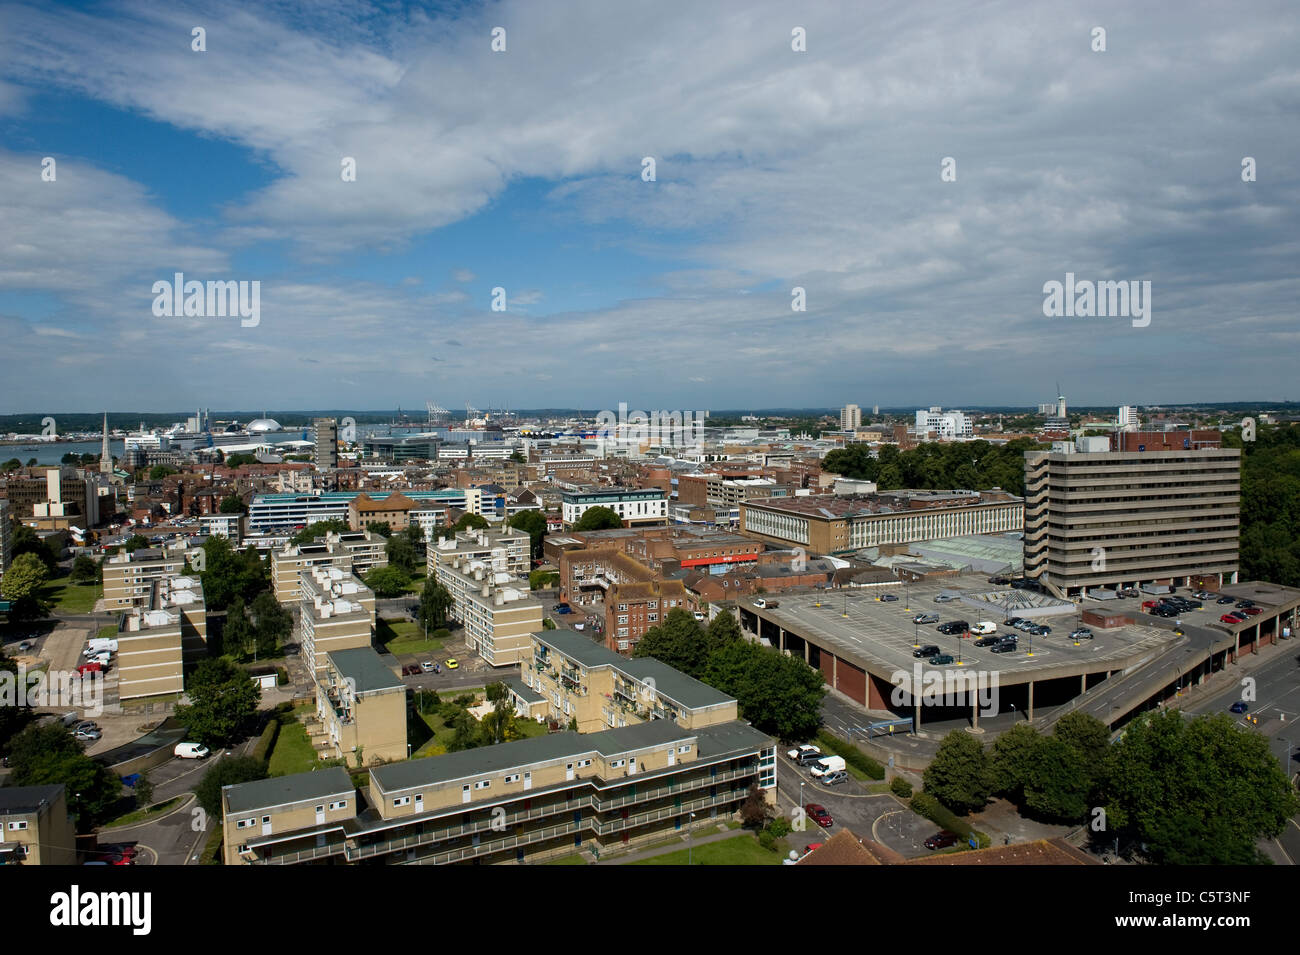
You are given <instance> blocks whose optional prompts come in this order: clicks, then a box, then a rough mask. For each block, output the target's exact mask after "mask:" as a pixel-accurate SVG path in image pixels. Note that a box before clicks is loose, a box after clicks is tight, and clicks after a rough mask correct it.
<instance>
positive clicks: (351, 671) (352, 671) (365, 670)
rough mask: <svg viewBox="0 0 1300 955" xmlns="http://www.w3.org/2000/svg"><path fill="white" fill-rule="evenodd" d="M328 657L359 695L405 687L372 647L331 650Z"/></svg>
mask: <svg viewBox="0 0 1300 955" xmlns="http://www.w3.org/2000/svg"><path fill="white" fill-rule="evenodd" d="M326 656H327V657H328V658H329V659H330V660H331V661H332V662H333V664H334V668H335V669H336V670H338V671H339V676H341V677H343V679H345V680H351V681H353V686H354V689H355V691H356V692H357V693H375V692H378V691H380V690H394V689H401V688H402V687H404V686H405V684H404V683H403V682H402V681H401V680H399V679H398V678H397V676H396V675H395V674H394V673H393V671H392V670H390V669H388V667H386V666H384V664H383V662H382V661H381V660H380V659H379V654H378V653H376V652H375V651H374V650H372V649H371V648H370V647H355V648H353V649H351V650H331V651H329V652H328V653H327V654H326Z"/></svg>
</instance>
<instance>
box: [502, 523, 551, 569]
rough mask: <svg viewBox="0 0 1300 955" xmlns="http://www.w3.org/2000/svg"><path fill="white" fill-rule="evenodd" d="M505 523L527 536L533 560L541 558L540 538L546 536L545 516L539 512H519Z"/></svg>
mask: <svg viewBox="0 0 1300 955" xmlns="http://www.w3.org/2000/svg"><path fill="white" fill-rule="evenodd" d="M506 523H507V524H508V525H509V526H511V527H513V528H514V529H515V530H520V531H523V532H525V533H526V534H527V535H528V543H529V545H530V547H531V553H532V557H533V560H538V559H540V558H541V556H542V538H544V537H545V536H546V515H545V514H543V513H542V512H541V511H520V512H519V513H518V514H516V515H514V516H513V517H511V518H510V519H509V520H508V521H506Z"/></svg>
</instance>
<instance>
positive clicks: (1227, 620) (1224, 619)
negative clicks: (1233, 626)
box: [1219, 613, 1245, 623]
mask: <svg viewBox="0 0 1300 955" xmlns="http://www.w3.org/2000/svg"><path fill="white" fill-rule="evenodd" d="M1244 619H1245V618H1244V617H1234V616H1233V615H1232V614H1229V613H1225V614H1224V615H1223V616H1222V617H1220V618H1219V623H1241V621H1242V620H1244Z"/></svg>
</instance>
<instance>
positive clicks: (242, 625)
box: [221, 597, 254, 658]
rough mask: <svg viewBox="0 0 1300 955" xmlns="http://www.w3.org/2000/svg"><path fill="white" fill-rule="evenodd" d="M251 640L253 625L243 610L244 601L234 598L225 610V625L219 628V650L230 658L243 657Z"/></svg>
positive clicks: (250, 644) (240, 598)
mask: <svg viewBox="0 0 1300 955" xmlns="http://www.w3.org/2000/svg"><path fill="white" fill-rule="evenodd" d="M253 639H254V634H253V624H252V621H250V620H249V619H248V613H247V611H246V610H245V609H244V600H243V598H242V597H236V598H235V600H234V602H233V603H232V604H231V605H230V607H229V608H227V610H226V623H225V626H223V627H222V628H221V650H222V652H223V653H226V654H228V655H230V656H232V657H236V658H240V657H243V656H244V654H246V653H247V652H248V648H249V647H250V646H252V644H253Z"/></svg>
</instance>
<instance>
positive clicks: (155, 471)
mask: <svg viewBox="0 0 1300 955" xmlns="http://www.w3.org/2000/svg"><path fill="white" fill-rule="evenodd" d="M180 473H181V472H180V471H177V470H176V469H175V468H169V467H168V466H167V465H165V464H155V465H154V466H153V467H151V468H150V469H149V480H151V481H161V480H162V479H163V478H165V477H167V476H168V475H169V474H180Z"/></svg>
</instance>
